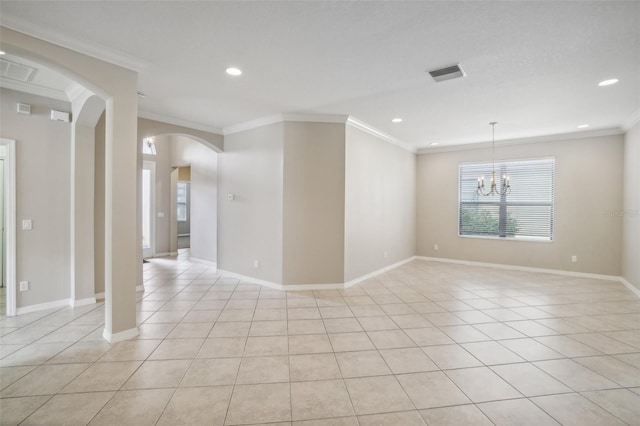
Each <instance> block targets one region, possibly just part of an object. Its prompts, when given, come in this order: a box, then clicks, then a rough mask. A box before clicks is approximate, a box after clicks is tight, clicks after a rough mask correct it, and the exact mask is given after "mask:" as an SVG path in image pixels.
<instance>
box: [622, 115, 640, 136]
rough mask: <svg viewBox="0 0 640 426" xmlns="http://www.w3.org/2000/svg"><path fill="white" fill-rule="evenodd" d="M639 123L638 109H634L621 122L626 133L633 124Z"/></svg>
mask: <svg viewBox="0 0 640 426" xmlns="http://www.w3.org/2000/svg"><path fill="white" fill-rule="evenodd" d="M638 123H640V109H638V110H636V111H634V112H633V114H631V115H630V116H629V118H627V119H626V120H625V121H624V123H622V130H624V132H625V133H627V132H628V131H629V130H631V128H632V127H633V126H635V125H636V124H638Z"/></svg>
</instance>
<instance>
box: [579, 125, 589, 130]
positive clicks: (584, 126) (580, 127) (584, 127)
mask: <svg viewBox="0 0 640 426" xmlns="http://www.w3.org/2000/svg"><path fill="white" fill-rule="evenodd" d="M587 127H589V125H588V124H581V125H579V126H578V129H586V128H587Z"/></svg>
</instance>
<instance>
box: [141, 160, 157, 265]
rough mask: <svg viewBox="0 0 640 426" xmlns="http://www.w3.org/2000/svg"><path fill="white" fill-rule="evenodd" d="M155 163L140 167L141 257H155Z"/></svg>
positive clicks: (149, 162)
mask: <svg viewBox="0 0 640 426" xmlns="http://www.w3.org/2000/svg"><path fill="white" fill-rule="evenodd" d="M155 192H156V163H155V162H153V161H144V162H143V165H142V257H144V258H147V257H153V256H154V255H155V233H156V230H155V225H156V224H155V216H156V199H155V198H156V197H155Z"/></svg>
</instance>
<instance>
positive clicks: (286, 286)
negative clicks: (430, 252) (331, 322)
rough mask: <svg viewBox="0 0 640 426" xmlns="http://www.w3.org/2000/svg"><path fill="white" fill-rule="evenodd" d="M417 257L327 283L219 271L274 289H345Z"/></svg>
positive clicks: (219, 270)
mask: <svg viewBox="0 0 640 426" xmlns="http://www.w3.org/2000/svg"><path fill="white" fill-rule="evenodd" d="M413 259H415V257H413V256H412V257H409V258H407V259H404V260H401V261H400V262H396V263H394V264H393V265H389V266H385V267H384V268H381V269H378V270H376V271H373V272H370V273H368V274H365V275H362V276H360V277H358V278H354V279H352V280H350V281H347V282H344V283H326V284H278V283H274V282H272V281H266V280H261V279H259V278H253V277H249V276H247V275H242V274H236V273H235V272H231V271H225V270H223V269H218V272H220V273H222V274H223V275H226V276H229V277H232V278H238V279H240V280H244V281H248V282H250V283H252V284H260V285H262V286H264V287H268V288H272V289H274V290H285V291H305V290H343V289H345V288H349V287H351V286H353V285H355V284H358V283H359V282H362V281H365V280H368V279H370V278H373V277H375V276H377V275H380V274H382V273H384V272H387V271H390V270H391V269H395V268H397V267H398V266H402V265H404V264H405V263H408V262H411V261H412V260H413Z"/></svg>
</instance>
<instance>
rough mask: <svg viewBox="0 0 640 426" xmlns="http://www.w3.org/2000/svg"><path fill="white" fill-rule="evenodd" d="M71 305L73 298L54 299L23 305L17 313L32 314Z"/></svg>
mask: <svg viewBox="0 0 640 426" xmlns="http://www.w3.org/2000/svg"><path fill="white" fill-rule="evenodd" d="M69 305H71V299H60V300H54V301H53V302H46V303H38V304H36V305H29V306H23V307H21V308H18V309H17V310H16V315H23V314H30V313H32V312H39V311H46V310H48V309H59V308H64V307H67V306H69Z"/></svg>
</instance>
